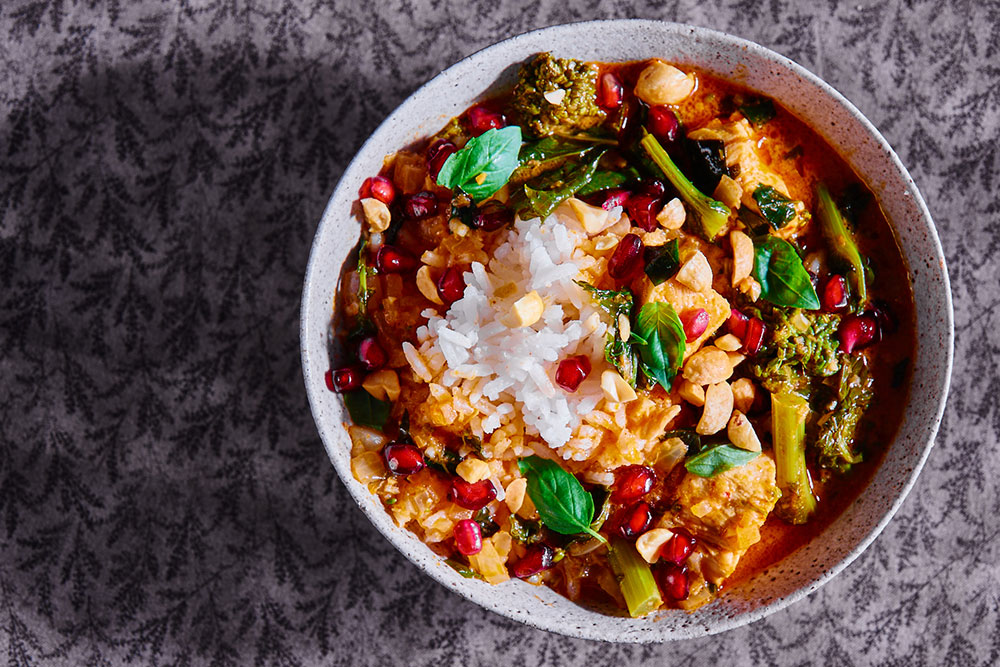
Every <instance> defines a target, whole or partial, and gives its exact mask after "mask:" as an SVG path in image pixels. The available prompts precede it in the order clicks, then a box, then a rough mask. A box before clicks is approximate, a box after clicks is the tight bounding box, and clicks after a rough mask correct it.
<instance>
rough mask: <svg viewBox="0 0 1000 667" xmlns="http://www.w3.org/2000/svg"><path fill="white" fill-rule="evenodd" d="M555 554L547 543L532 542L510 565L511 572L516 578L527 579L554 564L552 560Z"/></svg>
mask: <svg viewBox="0 0 1000 667" xmlns="http://www.w3.org/2000/svg"><path fill="white" fill-rule="evenodd" d="M555 555H556V553H555V551H554V550H553V549H552V547H550V546H549V545H547V544H532V545H531V546H530V547H528V549H527V551H526V552H525V554H524V556H522V557H521V560H519V561H517V562H516V563H514V565H513V566H511V574H513V575H514V576H515V577H517V578H518V579H527V578H528V577H530V576H532V575H535V574H538V573H539V572H544V571H545V570H547V569H549V568H550V567H552V565H553V564H554V563H553V562H552V561H553V560H555Z"/></svg>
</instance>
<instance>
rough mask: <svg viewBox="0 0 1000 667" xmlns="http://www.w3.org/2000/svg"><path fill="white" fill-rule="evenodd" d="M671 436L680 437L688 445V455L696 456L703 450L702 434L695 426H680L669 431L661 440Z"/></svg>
mask: <svg viewBox="0 0 1000 667" xmlns="http://www.w3.org/2000/svg"><path fill="white" fill-rule="evenodd" d="M670 438H678V439H680V441H681V442H683V443H684V444H685V445H687V448H688V456H694V455H695V454H697V453H698V452H700V451H701V436H700V435H699V434H698V432H697V431H695V430H694V429H693V428H679V429H676V430H673V431H667V432H666V433H664V434H663V437H661V438H660V440H669V439H670Z"/></svg>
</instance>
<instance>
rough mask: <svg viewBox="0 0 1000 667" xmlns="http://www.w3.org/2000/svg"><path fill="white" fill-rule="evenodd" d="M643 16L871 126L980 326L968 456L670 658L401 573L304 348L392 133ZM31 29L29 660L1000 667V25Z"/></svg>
mask: <svg viewBox="0 0 1000 667" xmlns="http://www.w3.org/2000/svg"><path fill="white" fill-rule="evenodd" d="M92 5H93V6H92ZM626 16H635V17H645V18H661V19H668V20H670V19H672V20H677V21H681V22H689V23H693V24H697V25H703V26H709V27H712V28H717V29H721V30H725V31H728V32H731V33H734V34H736V35H740V36H742V37H746V38H749V39H752V40H755V41H757V42H759V43H761V44H763V45H765V46H767V47H770V48H772V49H774V50H776V51H778V52H780V53H783V54H785V55H787V56H789V57H791V58H793V59H794V60H797V61H798V62H800V63H802V64H803V65H804V66H805V67H807V68H808V69H810V70H812V71H813V72H815V73H817V74H818V75H819V76H821V77H823V78H824V79H826V80H827V81H828V82H830V83H831V84H832V85H833V86H834V87H835V88H837V89H838V90H840V91H841V92H843V93H844V94H845V95H846V96H847V97H848V98H849V99H850V100H851V101H853V102H854V103H855V104H856V105H857V106H858V107H859V108H860V109H861V111H862V112H863V113H864V114H865V115H867V116H868V118H870V119H871V120H872V122H873V123H874V124H875V125H876V126H877V127H878V128H879V129H880V130H881V131H882V132H883V134H885V136H886V137H887V139H888V140H889V143H890V144H892V145H893V146H894V147H895V148H896V150H897V151H898V153H899V155H900V157H901V158H902V160H903V162H904V164H906V165H907V167H908V168H909V169H910V171H911V173H912V174H913V176H914V178H915V179H916V181H917V183H918V185H919V187H920V188H921V190H922V192H923V193H924V196H925V197H926V199H927V203H928V205H929V206H930V209H931V211H932V213H933V215H934V218H935V220H936V221H937V225H938V229H939V230H940V233H941V239H942V242H943V244H944V248H945V252H946V254H947V259H948V266H949V270H950V273H951V279H952V285H953V290H954V296H955V320H956V333H957V343H956V364H955V374H954V381H953V385H952V391H951V396H950V397H949V400H948V409H947V412H946V414H945V419H944V423H943V425H942V428H941V432H940V435H939V437H938V442H937V446H936V447H935V449H934V450H933V452H932V453H931V456H930V459H929V460H928V463H927V466H926V468H925V469H924V473H923V474H922V475H921V477H920V479H919V480H918V481H917V484H916V486H915V487H914V489H913V491H912V492H911V494H910V496H909V498H908V499H907V501H906V503H905V504H904V505H903V507H902V509H901V511H900V512H899V514H898V515H897V516H896V519H895V520H894V521H893V522H892V523H891V524H890V526H889V527H888V528H887V530H886V531H885V533H884V534H883V535H882V536H881V537H880V538H879V539H878V540H877V541H876V542H875V543H874V545H873V546H872V547H871V548H870V549H869V550H868V551H867V552H866V553H865V554H864V555H863V556H862V557H861V558H859V559H858V560H857V561H856V562H855V563H854V564H853V565H851V566H850V567H849V568H848V569H847V570H846V571H845V572H844V573H843V574H841V575H840V576H839V577H837V578H836V579H835V580H834V581H833V582H831V583H829V584H827V585H826V586H825V587H824V588H823V589H821V590H820V591H819V592H817V593H815V594H813V595H812V596H810V597H809V598H807V599H806V600H804V601H802V602H799V603H797V604H795V605H792V606H791V607H790V608H788V609H786V610H784V611H782V612H779V613H777V614H774V615H773V616H771V617H769V618H768V619H766V620H764V621H761V622H758V623H755V624H753V625H751V626H748V627H744V628H741V629H738V630H734V631H732V632H729V633H726V634H724V635H721V636H716V637H710V638H704V639H699V640H691V641H685V642H681V643H675V644H668V645H661V646H645V647H640V646H618V645H606V644H600V643H594V642H586V641H581V640H573V639H567V638H564V637H560V636H557V635H552V634H547V633H544V632H541V631H537V630H534V629H531V628H528V627H524V626H522V625H518V624H516V623H514V622H511V621H508V620H506V619H504V618H501V617H499V616H496V615H494V614H492V613H489V612H486V611H484V610H482V609H480V608H478V607H476V606H474V605H473V604H471V603H469V602H467V601H465V600H464V599H462V598H459V597H457V596H455V595H453V594H452V593H449V592H448V591H446V590H445V589H444V588H442V587H441V586H439V585H438V584H436V583H434V582H433V581H431V580H430V579H429V578H428V577H426V576H424V575H423V574H421V572H420V571H418V570H417V569H416V568H415V567H414V566H413V565H411V564H410V563H409V562H408V561H407V560H405V559H404V558H403V557H402V556H400V555H399V554H398V553H396V551H395V550H393V549H392V548H391V547H390V546H389V544H388V543H387V542H386V541H385V540H384V539H383V538H382V537H381V536H380V535H379V534H378V533H377V532H375V530H374V529H373V528H372V527H371V526H370V525H369V523H368V522H367V521H366V520H365V518H364V516H363V515H362V514H361V512H360V511H359V510H358V509H357V508H356V506H355V505H354V503H353V502H352V501H351V500H350V498H349V496H348V494H347V493H346V491H345V490H344V488H343V486H342V485H341V484H340V482H339V481H338V480H337V478H336V477H335V475H334V473H333V470H332V468H331V466H330V465H329V462H328V460H327V458H326V454H325V453H324V451H323V448H322V446H321V444H320V441H319V438H318V437H317V434H316V430H315V428H314V425H313V421H312V418H311V416H310V414H309V407H308V405H307V402H306V397H305V392H304V389H303V385H302V378H301V372H300V367H299V355H298V312H299V294H300V289H301V285H302V277H303V272H304V267H305V264H306V258H307V255H308V251H309V245H310V241H311V239H312V235H313V232H314V231H315V229H316V225H317V222H318V220H319V218H320V215H321V213H322V211H323V208H324V205H325V203H326V200H327V197H328V196H329V194H330V192H331V191H332V189H333V187H334V185H335V184H336V182H337V178H338V176H339V175H340V174H341V172H342V171H343V169H344V167H345V166H346V164H347V162H348V161H349V160H350V158H351V156H352V155H353V154H354V152H355V151H356V150H357V149H358V147H359V146H360V145H361V143H362V141H363V140H364V139H365V137H366V136H367V135H368V134H369V133H370V132H371V131H372V130H373V129H374V128H375V127H376V126H377V125H378V123H379V122H380V121H381V120H382V119H383V118H384V117H385V116H386V115H387V114H388V113H389V112H390V111H391V110H392V109H393V108H394V107H395V106H396V105H397V104H398V103H399V102H401V101H402V100H403V99H404V98H405V97H406V96H407V95H408V94H409V93H411V92H412V91H413V90H414V89H416V88H417V87H418V86H419V85H420V84H421V83H423V82H424V81H426V80H427V79H428V78H430V77H431V76H433V75H434V74H436V73H437V72H438V71H439V70H440V69H442V68H444V67H446V66H447V65H449V64H450V63H452V62H454V61H456V60H457V59H459V58H461V57H462V56H464V55H466V54H469V53H472V52H473V51H476V50H477V49H479V48H481V47H484V46H486V45H488V44H490V43H493V42H495V41H497V40H499V39H501V38H503V37H506V36H509V35H513V34H516V33H519V32H523V31H526V30H529V29H532V28H537V27H542V26H546V25H551V24H555V23H562V22H567V21H576V20H583V19H589V18H597V17H626ZM0 36H2V37H0V40H2V45H0V63H2V66H0V82H2V86H0V154H2V157H0V174H2V175H0V285H2V292H0V304H2V305H0V319H2V322H3V325H2V329H0V349H2V356H0V369H2V377H3V379H4V382H3V383H2V385H0V399H2V400H0V442H2V445H3V446H2V449H0V535H2V539H0V648H2V650H5V652H6V654H7V656H8V662H9V664H11V665H42V664H45V665H85V664H86V665H118V664H124V663H132V664H157V665H181V664H185V665H202V664H212V665H249V664H251V663H252V664H256V665H272V664H273V665H313V664H336V665H399V664H413V665H450V664H455V665H474V664H495V663H496V662H498V654H502V655H503V656H504V658H503V659H502V660H501V661H503V662H506V661H510V662H512V663H518V664H527V665H557V664H570V663H573V664H577V663H578V664H584V663H586V664H607V663H609V662H611V661H614V662H615V663H616V664H623V665H625V664H643V663H646V662H651V661H655V660H657V659H658V658H662V659H664V660H668V659H669V660H671V662H670V664H674V665H695V664H703V663H706V664H708V663H712V662H714V661H716V660H720V659H721V660H723V661H724V662H725V664H729V665H750V664H795V665H809V664H838V665H856V664H857V665H860V664H884V665H897V664H899V665H914V666H924V665H961V666H966V665H992V664H997V662H998V660H1000V597H998V596H1000V571H998V569H1000V566H998V561H1000V539H998V535H1000V493H998V481H997V480H998V478H1000V449H998V445H997V442H998V437H1000V410H998V404H997V395H998V393H1000V372H998V363H997V359H998V352H1000V262H998V261H997V259H996V255H997V252H998V251H1000V194H998V193H1000V182H998V178H997V173H998V171H1000V150H998V148H997V139H998V136H1000V65H998V64H1000V4H998V3H997V2H993V3H990V4H986V3H975V2H963V3H955V4H951V3H947V2H940V1H935V2H929V1H924V0H913V1H910V2H902V1H899V0H890V1H887V2H883V1H872V0H863V1H861V2H852V3H850V4H843V5H840V4H838V3H836V2H824V3H813V2H802V3H788V2H780V1H778V0H773V1H770V2H766V3H757V2H753V1H751V0H743V1H740V0H731V1H729V2H717V1H715V0H711V1H706V0H697V1H689V0H683V1H664V0H661V1H659V2H650V3H648V4H644V3H637V2H627V1H615V2H611V1H589V0H557V1H553V0H540V1H538V2H524V3H516V2H468V1H466V2H447V1H445V0H437V1H434V2H431V1H429V0H428V1H423V2H421V1H411V0H396V1H395V2H391V3H375V2H360V1H357V0H352V1H349V2H347V1H341V0H338V1H336V2H334V3H327V2H318V1H317V2H276V1H271V0H259V1H257V2H254V3H251V4H246V5H244V4H241V3H234V2H223V1H208V2H202V3H186V2H183V3H182V2H170V1H164V2H156V1H154V0H141V1H139V2H126V3H114V2H112V3H91V2H83V1H82V0H70V1H68V2H67V1H65V0H62V1H58V0H39V1H36V2H21V1H17V2H7V3H4V5H3V7H2V8H0Z"/></svg>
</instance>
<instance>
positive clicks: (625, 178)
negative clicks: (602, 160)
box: [576, 165, 642, 197]
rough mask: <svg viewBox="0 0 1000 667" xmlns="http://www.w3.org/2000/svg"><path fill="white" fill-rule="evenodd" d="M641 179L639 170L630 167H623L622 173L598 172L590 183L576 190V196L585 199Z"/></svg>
mask: <svg viewBox="0 0 1000 667" xmlns="http://www.w3.org/2000/svg"><path fill="white" fill-rule="evenodd" d="M641 177H642V174H640V173H639V170H638V169H636V168H635V167H633V166H631V165H630V166H628V167H625V169H624V170H622V171H603V170H598V171H597V172H596V173H595V174H594V177H593V178H591V179H590V182H589V183H587V184H586V185H584V186H583V187H582V188H580V189H579V190H577V191H576V194H577V195H578V196H580V197H586V196H587V195H592V194H594V193H595V192H600V191H601V190H610V189H611V188H617V187H618V186H620V185H624V184H625V183H628V182H629V181H637V180H639V178H641Z"/></svg>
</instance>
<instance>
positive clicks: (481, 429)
mask: <svg viewBox="0 0 1000 667" xmlns="http://www.w3.org/2000/svg"><path fill="white" fill-rule="evenodd" d="M609 217H610V218H611V219H612V220H613V221H620V220H621V219H622V212H621V209H620V208H618V209H614V210H612V211H611V212H610V216H609ZM624 222H625V224H619V223H618V222H615V226H619V227H623V228H624V229H622V230H615V229H614V227H612V229H611V230H610V231H607V232H605V234H604V235H605V236H608V235H614V234H615V232H616V231H621V232H622V233H623V234H624V233H626V232H627V231H628V227H627V219H626V220H625V221H624ZM612 247H613V246H612ZM442 250H445V251H446V250H447V248H446V247H443V248H442ZM606 263H607V253H601V252H600V251H597V250H596V249H595V242H594V240H593V239H592V238H591V237H590V236H589V235H588V234H587V232H586V231H585V230H584V228H583V227H582V225H581V224H580V222H579V220H578V219H577V218H576V216H575V215H574V214H573V213H572V211H571V210H570V209H569V207H568V206H561V207H559V208H558V209H556V211H555V212H554V213H553V215H551V216H549V217H548V218H547V219H546V220H545V221H542V220H540V219H538V218H534V219H531V220H520V219H518V220H517V221H516V222H515V225H514V228H513V229H511V230H510V231H509V232H508V233H507V234H506V238H505V239H504V241H503V242H502V243H501V244H500V245H499V246H498V247H497V249H496V250H495V252H494V253H493V258H492V259H490V260H489V263H488V264H487V265H485V266H484V265H483V264H482V263H480V262H473V263H472V264H471V269H470V270H469V271H468V272H467V273H466V274H465V281H466V285H467V286H466V288H465V293H464V296H463V297H462V298H461V299H460V300H458V301H456V302H455V303H453V304H452V305H451V307H450V308H449V309H448V311H447V312H446V313H445V314H444V315H443V316H442V315H439V314H438V312H437V311H435V310H434V309H427V310H424V311H423V312H422V313H421V315H422V317H426V318H427V324H426V325H424V326H421V327H419V328H418V329H417V332H416V333H417V341H418V342H419V347H414V346H413V345H412V344H410V343H403V350H404V353H405V354H406V358H407V361H408V363H409V365H410V368H411V369H412V371H413V373H414V374H415V375H416V376H417V377H418V378H419V379H420V380H421V381H423V382H425V383H427V386H428V389H429V396H428V399H427V401H426V402H425V403H423V404H421V405H419V406H417V408H416V410H415V411H414V413H413V414H411V423H413V424H418V425H420V424H425V425H427V426H431V427H446V428H448V429H449V430H453V431H455V432H457V433H463V432H469V433H471V434H472V435H474V436H475V437H476V438H479V439H480V440H481V441H482V444H483V449H482V453H483V455H484V456H485V457H487V458H494V459H503V458H513V457H524V456H529V455H531V454H533V453H538V454H541V455H543V456H545V455H546V454H545V452H544V450H546V449H548V450H554V451H555V452H556V453H557V454H558V455H559V456H560V457H561V458H562V459H564V460H567V461H574V462H579V463H580V466H579V470H580V471H581V472H582V471H586V472H589V473H590V476H591V477H592V478H593V479H594V481H597V480H607V479H609V477H608V475H607V473H608V471H610V470H612V469H614V468H616V467H618V466H621V465H626V464H629V463H640V462H642V461H643V460H644V459H645V458H646V455H647V454H648V453H649V452H650V451H651V450H652V448H654V447H655V446H656V445H658V444H659V436H660V435H661V434H662V433H663V430H664V428H665V426H666V424H667V422H668V421H669V420H670V419H671V418H672V417H674V416H676V414H677V413H678V412H679V410H680V408H679V407H678V406H675V405H673V404H672V403H671V401H670V399H669V397H668V396H667V395H666V393H665V392H661V393H662V396H659V400H651V399H649V398H645V397H643V398H640V399H638V400H635V401H631V402H628V403H617V402H611V401H609V400H608V399H607V398H606V397H605V395H604V392H603V391H602V389H601V386H600V383H601V373H602V371H603V370H605V369H611V368H612V366H611V364H609V363H608V362H607V361H606V360H605V358H604V345H605V336H606V334H607V331H608V327H609V325H610V322H608V321H607V318H608V315H607V314H606V313H604V312H603V311H601V310H600V309H599V308H597V307H596V306H595V304H594V303H593V299H592V298H591V296H590V295H589V294H587V292H586V291H585V290H584V289H583V288H582V287H580V286H579V285H578V284H577V282H576V281H582V282H586V283H590V284H595V283H597V282H598V281H599V277H600V276H604V275H606V273H607V270H606ZM532 291H535V292H537V293H538V294H539V296H540V297H541V298H542V301H543V302H544V304H545V305H544V311H543V312H542V315H541V318H540V319H539V320H538V321H537V322H535V323H534V324H532V325H530V326H517V323H516V322H512V321H511V319H512V317H513V316H512V311H513V309H514V303H515V302H516V301H517V300H518V299H520V298H521V297H523V296H524V295H525V294H528V293H530V292H532ZM581 354H582V355H586V356H587V357H588V358H589V359H590V362H591V366H592V369H593V370H592V372H591V373H590V375H589V376H588V377H587V379H586V380H584V382H583V383H582V384H581V385H580V386H579V388H578V389H577V390H576V391H575V392H573V393H569V392H566V391H564V390H562V389H560V388H559V387H558V386H556V385H555V383H554V382H553V380H552V377H553V375H554V373H555V367H556V365H557V364H558V362H559V360H561V359H564V358H566V357H568V356H574V355H581ZM547 456H551V454H548V455H547Z"/></svg>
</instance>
